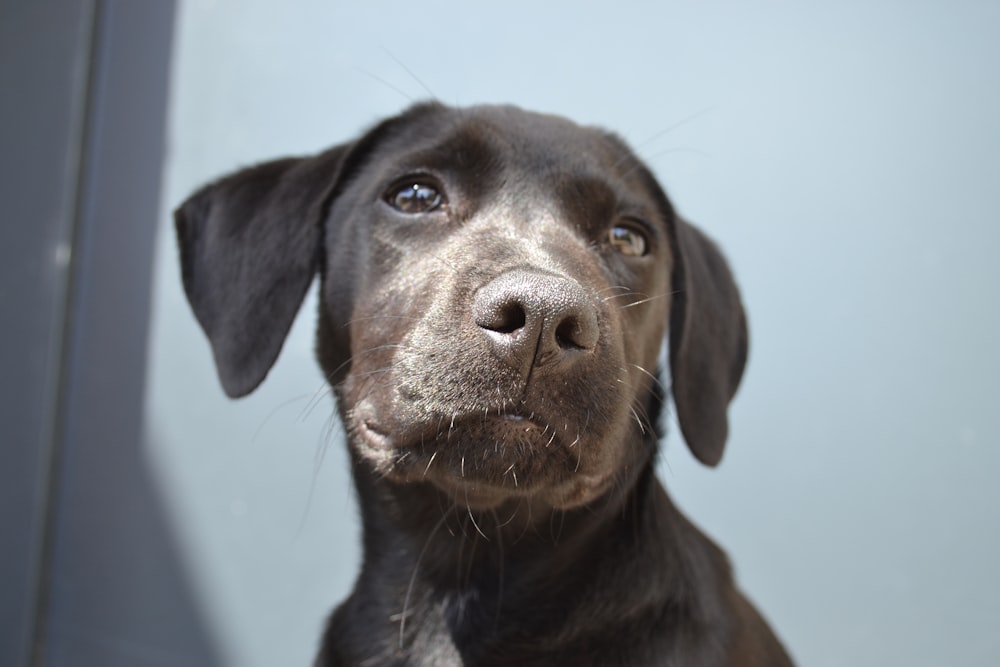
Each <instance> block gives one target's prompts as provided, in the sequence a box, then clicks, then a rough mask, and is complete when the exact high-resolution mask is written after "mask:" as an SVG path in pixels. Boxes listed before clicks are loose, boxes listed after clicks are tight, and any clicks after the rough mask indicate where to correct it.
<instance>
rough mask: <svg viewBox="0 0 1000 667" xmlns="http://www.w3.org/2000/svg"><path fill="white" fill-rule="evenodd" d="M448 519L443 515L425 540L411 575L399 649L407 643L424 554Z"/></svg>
mask: <svg viewBox="0 0 1000 667" xmlns="http://www.w3.org/2000/svg"><path fill="white" fill-rule="evenodd" d="M447 519H448V515H447V514H445V515H443V516H442V517H441V518H440V519H439V520H438V522H437V523H436V524H435V525H434V527H433V528H432V529H431V532H430V534H429V535H428V536H427V539H426V540H424V546H423V548H422V549H421V550H420V555H418V556H417V562H416V563H414V564H413V572H412V573H411V574H410V583H409V584H408V585H407V587H406V595H404V596H403V611H402V612H400V614H399V648H400V650H402V649H403V646H404V645H405V641H406V616H407V614H408V613H409V610H410V597H411V596H412V595H413V585H414V584H415V583H416V581H417V574H418V573H419V572H420V564H421V563H422V562H423V560H424V554H426V553H427V549H428V547H430V545H431V542H433V541H434V536H435V535H437V532H438V531H439V530H441V526H442V525H444V523H445V521H446V520H447Z"/></svg>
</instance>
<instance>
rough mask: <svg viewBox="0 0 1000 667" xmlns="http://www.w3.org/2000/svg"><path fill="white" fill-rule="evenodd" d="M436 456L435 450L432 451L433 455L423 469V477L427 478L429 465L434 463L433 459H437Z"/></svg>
mask: <svg viewBox="0 0 1000 667" xmlns="http://www.w3.org/2000/svg"><path fill="white" fill-rule="evenodd" d="M437 455H438V452H437V450H434V453H433V454H431V458H430V460H429V461H428V462H427V467H426V468H424V477H427V472H428V471H429V470H430V469H431V464H432V463H434V459H436V458H437Z"/></svg>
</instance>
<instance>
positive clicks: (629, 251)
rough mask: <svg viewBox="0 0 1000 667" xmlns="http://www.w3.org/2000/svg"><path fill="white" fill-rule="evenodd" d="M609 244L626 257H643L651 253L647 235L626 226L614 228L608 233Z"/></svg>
mask: <svg viewBox="0 0 1000 667" xmlns="http://www.w3.org/2000/svg"><path fill="white" fill-rule="evenodd" d="M608 243H610V244H611V247H612V248H614V249H615V250H616V251H617V252H619V253H621V254H623V255H625V256H626V257H642V256H643V255H645V254H646V253H647V252H648V251H649V248H648V246H649V244H648V243H647V242H646V235H645V234H643V233H642V232H641V231H639V230H638V229H636V228H634V227H631V226H626V225H615V226H614V227H612V228H611V230H610V231H609V232H608Z"/></svg>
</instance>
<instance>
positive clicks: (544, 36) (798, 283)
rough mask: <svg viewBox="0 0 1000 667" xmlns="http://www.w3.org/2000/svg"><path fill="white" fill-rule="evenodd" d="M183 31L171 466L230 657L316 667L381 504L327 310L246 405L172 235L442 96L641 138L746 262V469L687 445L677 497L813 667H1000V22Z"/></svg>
mask: <svg viewBox="0 0 1000 667" xmlns="http://www.w3.org/2000/svg"><path fill="white" fill-rule="evenodd" d="M178 21H179V23H178V31H177V43H176V47H175V48H176V50H175V54H174V66H173V75H172V82H173V83H172V93H171V106H170V115H169V119H170V121H169V147H168V154H169V158H168V165H167V169H166V182H165V189H164V191H165V193H166V194H165V200H164V202H163V206H162V209H163V216H162V220H163V222H162V226H163V229H162V234H161V239H160V245H159V250H158V264H157V267H156V293H155V298H154V321H153V327H154V328H153V338H152V342H151V369H150V386H149V392H148V406H147V432H148V438H147V440H148V445H147V450H146V454H147V456H148V459H149V462H150V464H151V467H152V469H153V470H154V472H155V475H156V483H157V485H158V487H159V488H158V492H159V493H161V494H162V495H163V497H164V498H165V503H166V505H167V508H168V510H169V513H170V520H171V522H172V525H173V529H174V531H175V532H176V534H177V535H178V537H179V540H180V549H181V551H182V554H183V556H184V559H185V562H186V563H187V568H188V574H189V575H190V577H191V578H192V582H193V588H194V590H195V591H197V594H198V596H199V600H198V602H199V604H200V605H201V606H202V607H203V610H204V614H205V617H206V618H207V619H208V622H209V624H210V626H211V627H210V630H211V632H212V634H213V635H214V637H215V639H216V641H217V642H218V645H219V648H220V650H221V652H222V654H223V656H224V657H225V658H226V660H227V661H228V662H229V664H232V665H239V666H241V667H265V666H267V667H271V666H273V665H305V664H309V661H310V659H311V657H312V655H313V653H314V651H315V647H316V642H317V640H318V637H319V633H320V629H321V624H322V622H323V619H324V617H325V615H326V614H327V613H328V611H329V610H330V609H331V608H332V607H333V606H334V604H335V603H336V602H337V601H338V600H340V599H341V598H342V597H343V596H344V595H346V593H347V592H348V591H349V588H350V586H351V583H352V581H353V577H354V574H355V569H356V567H357V564H358V546H357V542H358V529H357V525H356V521H355V514H356V507H355V504H354V501H353V497H352V493H353V492H352V490H351V488H350V484H349V480H348V476H347V473H346V465H345V463H346V454H345V451H344V447H343V443H342V434H341V432H340V430H339V426H337V425H336V424H335V421H334V420H333V418H332V414H333V407H332V403H331V400H330V397H329V395H328V393H327V392H326V390H325V389H324V387H323V384H322V378H321V376H320V374H319V372H318V370H317V369H316V366H315V363H314V361H313V359H312V335H313V334H312V330H313V326H314V321H315V316H314V307H315V302H314V301H313V298H314V297H313V296H310V300H309V302H308V303H307V304H306V306H305V308H304V309H303V311H302V314H301V315H300V317H299V319H298V321H297V323H296V325H295V328H294V329H293V331H292V334H291V336H290V338H289V340H288V342H287V344H286V346H285V349H284V351H283V352H282V355H281V358H280V359H279V361H278V364H277V366H276V367H275V369H274V370H273V372H272V374H271V376H270V377H269V378H268V380H267V381H266V382H265V384H264V385H263V386H262V387H261V389H260V390H258V391H257V392H256V393H255V394H254V395H252V396H251V397H249V398H247V399H244V400H241V401H239V402H230V401H228V400H227V399H225V398H224V396H223V394H222V391H221V389H220V388H219V385H218V382H217V380H216V378H215V375H214V369H213V367H212V360H211V356H210V352H209V348H208V345H207V343H206V341H205V340H204V338H203V336H202V334H201V332H200V330H199V329H198V328H197V325H196V323H195V321H194V319H193V317H192V316H191V315H190V312H189V311H188V308H187V304H186V302H185V301H184V298H183V295H182V293H181V290H180V281H179V276H178V270H177V267H176V247H175V244H174V241H173V238H172V230H171V229H170V226H169V211H170V209H171V208H172V207H173V206H175V205H176V204H177V203H179V202H180V201H181V200H182V199H183V198H184V197H185V196H186V195H187V194H188V193H189V192H190V191H191V190H192V189H193V188H194V187H196V186H198V185H200V184H201V183H202V182H204V181H206V180H208V179H210V178H213V177H215V176H217V175H219V174H221V173H224V172H227V171H230V170H233V169H235V168H237V167H240V166H244V165H247V164H249V163H253V162H255V161H259V160H263V159H267V158H271V157H277V156H282V155H287V154H298V153H309V152H314V151H317V150H319V149H321V148H323V147H325V146H327V145H330V144H333V143H336V142H340V141H344V140H347V139H350V138H351V137H353V136H355V135H356V134H357V133H358V132H359V131H361V130H362V129H364V128H365V127H367V126H369V125H370V124H372V123H373V122H375V121H377V120H378V119H380V118H382V117H384V116H386V115H390V114H393V113H396V112H398V111H399V110H401V109H402V108H404V107H405V106H406V105H408V104H409V103H410V102H411V101H412V100H418V99H422V98H426V97H428V96H429V95H430V94H433V95H434V96H435V97H437V98H438V99H440V100H442V101H444V102H447V103H453V104H471V103H478V102H512V103H515V104H519V105H522V106H524V107H527V108H531V109H535V110H541V111H551V112H556V113H560V114H563V115H566V116H569V117H571V118H573V119H575V120H577V121H580V122H583V123H590V124H599V125H603V126H605V127H608V128H610V129H614V130H616V131H617V132H619V133H621V134H622V135H623V136H624V137H626V138H627V139H628V140H629V141H630V142H631V143H632V144H633V146H634V147H635V148H636V149H637V150H638V151H639V153H640V154H641V155H642V156H643V157H645V159H646V160H647V161H648V162H649V163H650V164H651V165H652V167H653V168H654V170H655V171H656V173H657V174H658V176H659V177H660V179H661V181H662V182H663V183H664V185H665V187H666V188H667V190H668V192H669V193H670V195H671V197H672V199H673V201H674V202H675V204H676V206H677V208H678V209H679V210H680V211H681V212H682V213H683V214H684V215H686V216H687V217H689V218H690V219H692V220H694V221H696V222H697V223H698V224H699V225H700V226H701V227H702V228H703V229H704V230H706V231H708V232H709V233H710V234H711V235H712V236H713V237H715V238H716V239H717V240H718V241H719V242H720V244H721V245H722V246H723V248H724V249H725V251H726V253H727V255H728V257H729V259H730V261H731V264H732V266H733V267H734V270H735V273H736V276H737V279H738V281H739V283H740V285H741V287H742V289H743V295H744V300H745V303H746V305H747V308H748V311H749V316H750V323H751V332H752V338H751V360H750V364H749V368H748V371H747V375H746V376H745V380H744V384H743V386H742V388H741V390H740V393H739V395H738V397H737V400H736V401H735V403H734V405H733V407H732V411H731V413H732V429H731V438H730V443H729V449H728V450H727V453H726V457H725V459H724V461H723V463H722V465H721V466H720V468H718V469H716V470H708V469H704V468H701V467H699V465H698V464H697V463H696V462H695V461H694V460H693V459H692V458H691V456H690V455H689V454H688V452H687V451H686V449H684V447H683V446H682V445H681V444H680V441H679V440H678V439H677V435H676V429H673V434H672V435H671V436H670V437H668V439H667V443H666V450H667V453H666V456H665V457H664V461H663V463H662V465H661V466H660V468H661V470H660V472H661V477H662V478H663V479H664V481H665V483H666V486H667V488H668V489H669V491H670V492H671V494H672V495H673V497H674V498H675V500H676V501H678V503H679V504H680V505H681V506H682V507H683V508H685V510H686V511H688V512H689V513H690V514H691V515H692V516H693V518H694V519H695V520H696V521H697V522H698V523H699V524H700V525H702V526H703V527H704V528H706V530H708V531H709V532H710V533H711V534H712V535H713V536H714V537H715V538H717V540H718V541H719V542H720V543H721V544H723V545H724V546H725V547H726V548H727V549H728V551H729V553H730V554H731V556H732V558H733V560H734V562H735V564H736V569H737V573H738V576H739V578H740V580H741V582H742V584H743V585H744V587H745V589H746V590H747V591H748V592H749V593H750V595H751V597H752V598H754V600H755V601H756V602H757V603H758V605H759V606H760V607H761V608H762V609H763V610H764V612H765V614H766V615H767V616H768V617H769V618H770V619H771V621H772V622H773V624H774V626H775V627H776V628H777V629H778V631H779V633H780V635H781V636H782V637H783V639H784V640H785V641H786V643H787V645H788V646H789V648H790V650H791V651H792V652H793V653H794V654H795V656H796V657H797V659H798V660H799V661H800V662H801V664H803V665H813V666H816V667H824V666H834V665H852V666H858V665H873V666H874V665H910V666H920V665H926V666H935V667H937V666H940V665H983V666H985V665H995V664H1000V576H998V575H997V563H1000V539H998V529H997V525H998V520H997V515H998V510H1000V490H998V484H997V482H996V477H997V474H998V471H1000V451H998V448H997V440H998V435H1000V404H998V397H1000V352H998V344H997V337H998V334H1000V314H998V310H1000V309H998V304H1000V298H998V289H997V288H998V287H1000V269H998V260H1000V214H998V203H1000V129H998V121H1000V3H996V2H986V1H983V2H974V1H959V2H950V3H943V2H923V1H918V2H913V1H910V2H904V1H897V2H889V1H882V2H841V3H806V2H791V1H788V2H781V1H777V0H768V1H764V2H755V3H750V2H743V3H741V2H722V1H702V2H693V1H677V2H658V3H654V2H627V1H620V2H615V3H598V2H586V1H580V0H577V1H576V2H547V3H543V2H540V1H536V2H523V1H520V0H506V1H505V2H502V3H501V2H489V3H486V2H472V1H468V2H461V3H460V2H439V1H434V0H424V1H423V2H379V1H372V2H366V3H361V2H355V3H347V2H323V1H320V0H316V1H314V2H305V1H303V2H284V3H278V2H269V1H265V0H252V1H251V0H216V1H209V0H190V1H188V2H184V3H182V4H181V7H180V14H179V17H178ZM418 79H419V80H418ZM421 82H422V83H421Z"/></svg>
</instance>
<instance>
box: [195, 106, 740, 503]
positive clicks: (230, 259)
mask: <svg viewBox="0 0 1000 667" xmlns="http://www.w3.org/2000/svg"><path fill="white" fill-rule="evenodd" d="M176 223H177V231H178V235H179V239H180V247H181V263H182V271H183V279H184V287H185V290H186V292H187V296H188V299H189V300H190V302H191V305H192V308H193V309H194V312H195V314H196V316H197V318H198V321H199V322H200V323H201V325H202V327H203V328H204V330H205V332H206V333H207V334H208V337H209V339H210V340H211V343H212V348H213V351H214V354H215V360H216V364H217V368H218V371H219V375H220V378H221V380H222V384H223V386H224V388H225V390H226V392H227V393H228V394H229V395H230V396H233V397H236V396H242V395H245V394H247V393H249V392H251V391H252V390H253V389H254V388H255V387H256V386H257V385H258V384H259V383H260V382H261V381H262V380H263V378H264V376H265V375H266V374H267V372H268V371H269V369H270V367H271V365H272V364H273V363H274V360H275V359H276V357H277V355H278V352H279V350H280V348H281V345H282V343H283V341H284V338H285V336H286V334H287V332H288V329H289V327H290V326H291V323H292V320H293V319H294V317H295V314H296V312H297V310H298V308H299V305H300V304H301V301H302V298H303V296H304V294H305V292H306V290H307V288H308V286H309V284H310V282H311V281H312V279H313V276H314V275H315V274H317V273H319V274H320V276H321V301H320V316H319V335H318V343H317V346H318V355H319V359H320V362H321V365H322V367H323V369H324V370H325V372H326V373H327V376H328V379H329V380H330V382H331V384H333V385H334V387H335V389H336V391H337V396H338V400H339V404H340V409H341V414H342V415H343V417H344V419H345V422H346V424H345V426H346V428H347V431H348V434H349V436H350V442H351V447H352V451H353V454H354V456H355V457H357V458H358V460H360V461H362V462H364V463H366V464H368V465H369V466H370V468H371V469H373V470H375V471H376V472H377V473H379V474H380V475H382V476H383V477H385V478H386V479H388V480H390V481H391V482H393V483H399V484H411V483H413V484H417V483H430V484H433V485H434V486H435V487H437V488H438V489H439V490H441V491H444V492H445V493H447V494H449V495H450V496H452V497H453V498H455V499H456V500H460V501H461V502H462V504H463V505H468V506H469V507H470V508H490V507H495V506H496V505H498V504H499V503H502V502H504V501H506V500H509V499H513V498H525V497H530V498H532V499H534V500H537V501H540V502H542V503H544V504H546V505H548V506H551V507H553V508H569V507H574V506H578V505H581V504H583V503H586V502H589V501H591V500H593V499H595V498H597V497H599V496H601V495H602V494H604V493H605V492H606V491H607V490H608V489H609V488H611V487H612V486H613V485H614V484H615V483H616V482H617V481H620V480H621V479H622V476H623V474H624V473H623V471H627V470H630V469H631V470H634V469H635V468H637V467H639V466H641V465H642V464H643V463H644V462H646V461H648V459H649V457H650V455H651V449H652V444H653V443H655V435H653V433H652V431H653V425H652V424H650V423H649V422H650V421H651V420H653V421H655V419H651V417H653V416H655V415H656V414H658V412H659V406H658V401H659V400H660V392H659V391H658V390H657V387H656V386H655V383H656V382H657V380H656V379H655V378H654V376H653V374H654V373H655V370H656V363H657V359H658V356H659V353H660V350H661V346H662V344H663V340H664V337H665V336H667V335H668V334H669V341H670V376H671V380H672V383H671V391H672V394H673V396H674V401H675V404H676V406H677V411H678V418H679V422H680V425H681V429H682V431H683V433H684V437H685V440H686V441H687V443H688V445H689V446H690V447H691V450H692V451H693V453H694V454H695V456H696V457H697V458H698V459H699V460H701V461H702V462H704V463H706V464H709V465H715V464H716V463H717V462H718V461H719V459H720V458H721V456H722V451H723V447H724V444H725V440H726V435H727V420H726V410H727V406H728V403H729V400H730V399H731V397H732V395H733V393H734V392H735V391H736V388H737V385H738V384H739V381H740V377H741V375H742V372H743V366H744V362H745V359H746V347H747V334H746V324H745V320H744V316H743V310H742V307H741V305H740V300H739V294H738V292H737V289H736V286H735V284H734V283H733V280H732V277H731V275H730V273H729V270H728V268H727V266H726V264H725V261H724V260H723V258H722V256H721V254H720V253H719V251H718V250H717V248H716V247H715V246H714V245H713V244H712V243H711V241H709V240H708V239H707V238H706V237H705V236H703V235H702V234H701V233H700V232H699V231H697V230H696V229H695V228H694V227H692V226H691V225H689V224H687V223H686V222H684V221H683V220H681V219H680V218H679V217H678V216H677V215H676V214H675V213H674V210H673V208H672V207H671V205H670V203H669V201H668V199H667V197H666V196H665V194H664V193H663V191H662V189H661V188H660V187H659V186H658V185H657V183H656V181H655V179H654V178H653V177H652V175H651V174H650V172H649V170H648V169H647V168H646V167H645V166H644V165H643V164H642V163H641V162H640V161H639V160H638V159H637V158H636V157H635V156H634V155H633V154H632V153H631V152H630V151H629V149H628V148H627V147H626V146H625V144H624V143H623V142H622V141H621V140H619V139H617V138H616V137H614V136H612V135H609V134H607V133H605V132H601V131H599V130H595V129H590V128H583V127H580V126H577V125H575V124H573V123H571V122H569V121H566V120H564V119H561V118H557V117H553V116H545V115H539V114H533V113H528V112H524V111H521V110H519V109H515V108H512V107H475V108H470V109H449V108H446V107H443V106H440V105H436V104H427V105H419V106H416V107H413V108H412V109H410V110H409V111H407V112H406V113H404V114H402V115H400V116H397V117H394V118H391V119H389V120H387V121H385V122H383V123H381V124H380V125H378V126H377V127H375V128H374V129H372V130H371V131H369V132H368V133H367V134H365V135H364V136H363V137H361V138H360V139H358V140H356V141H354V142H352V143H348V144H344V145H341V146H337V147H335V148H333V149H330V150H328V151H326V152H324V153H321V154H319V155H316V156H313V157H307V158H300V159H286V160H280V161H275V162H270V163H266V164H263V165H259V166H257V167H253V168H250V169H246V170H244V171H240V172H238V173H236V174H233V175H231V176H229V177H226V178H224V179H222V180H220V181H218V182H216V183H213V184H211V185H209V186H206V187H205V188H203V189H202V190H200V191H199V192H197V193H196V194H195V195H193V196H192V197H191V198H190V199H189V200H188V201H187V202H185V203H184V205H183V206H182V207H181V208H180V209H179V210H178V211H177V214H176Z"/></svg>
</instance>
